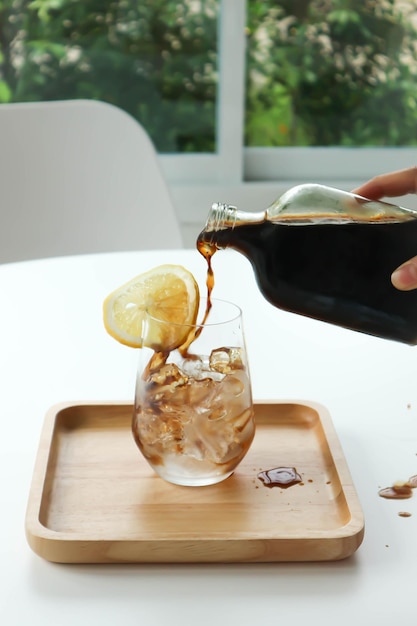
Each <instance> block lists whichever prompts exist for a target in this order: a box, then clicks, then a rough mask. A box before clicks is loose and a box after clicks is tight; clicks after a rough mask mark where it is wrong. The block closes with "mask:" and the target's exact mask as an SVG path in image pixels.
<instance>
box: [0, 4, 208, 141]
mask: <svg viewBox="0 0 417 626" xmlns="http://www.w3.org/2000/svg"><path fill="white" fill-rule="evenodd" d="M217 11H218V2H217V0H197V2H195V1H194V2H183V3H181V2H177V1H173V0H171V1H167V0H152V2H149V1H147V2H143V1H139V0H137V1H134V0H29V1H28V0H0V102H26V101H36V100H60V99H63V100H65V99H71V98H91V99H97V100H103V101H105V102H110V103H112V104H115V105H117V106H119V107H120V108H122V109H124V110H125V111H127V112H128V113H130V114H131V115H133V117H135V118H136V119H138V120H139V121H140V122H141V123H142V124H143V125H144V126H145V128H146V129H147V131H148V132H149V134H150V135H151V137H152V138H153V140H154V142H155V145H156V146H157V148H158V149H159V150H160V151H161V152H181V151H188V152H190V151H191V152H199V151H213V150H214V149H215V119H216V110H215V103H216V85H217V51H216V50H217V22H218V20H217Z"/></svg>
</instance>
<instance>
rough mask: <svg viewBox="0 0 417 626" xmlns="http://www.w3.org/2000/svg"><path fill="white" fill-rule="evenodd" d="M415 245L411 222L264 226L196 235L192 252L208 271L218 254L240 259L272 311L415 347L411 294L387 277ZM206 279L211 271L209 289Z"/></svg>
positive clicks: (416, 300) (415, 306)
mask: <svg viewBox="0 0 417 626" xmlns="http://www.w3.org/2000/svg"><path fill="white" fill-rule="evenodd" d="M416 240H417V219H411V220H408V221H404V222H396V221H391V222H383V221H379V222H378V221H377V220H374V221H373V222H372V223H367V222H349V223H340V224H339V223H337V224H333V223H318V224H307V225H304V224H297V223H291V222H289V221H288V222H286V223H282V222H281V223H280V222H272V221H264V222H262V223H257V224H242V225H236V226H234V227H226V228H223V229H220V230H218V231H205V230H203V231H202V232H201V233H200V235H199V237H198V240H197V248H198V250H199V251H200V252H201V254H203V256H204V257H205V258H206V259H207V262H208V264H209V271H211V264H210V261H211V257H212V255H213V254H214V253H215V252H216V250H218V249H224V248H232V249H234V250H237V251H238V252H240V253H242V254H243V255H245V256H246V257H247V258H248V260H249V261H250V262H251V264H252V267H253V269H254V272H255V278H256V280H257V283H258V286H259V289H260V290H261V292H262V294H263V296H264V297H265V298H266V299H267V300H268V301H269V302H271V304H273V305H274V306H276V307H279V308H281V309H284V310H286V311H290V312H292V313H298V314H300V315H306V316H308V317H312V318H315V319H319V320H322V321H325V322H330V323H333V324H336V325H339V326H342V327H345V328H350V329H352V330H357V331H361V332H365V333H368V334H371V335H376V336H378V337H383V338H386V339H394V340H396V341H401V342H404V343H408V344H411V345H415V344H417V290H414V291H407V292H402V291H399V290H397V289H395V287H393V285H392V284H391V279H390V277H391V273H392V272H393V271H394V269H395V268H396V267H398V266H399V265H401V264H402V263H403V262H404V261H406V260H407V259H409V258H411V257H413V256H414V255H415V253H416ZM209 278H210V281H211V282H210V283H209ZM212 279H213V276H212V273H211V275H210V277H209V275H208V283H207V285H208V288H209V289H210V288H212V285H213V280H212ZM370 285H371V286H372V288H370Z"/></svg>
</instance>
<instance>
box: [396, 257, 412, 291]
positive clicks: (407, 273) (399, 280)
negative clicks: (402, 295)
mask: <svg viewBox="0 0 417 626" xmlns="http://www.w3.org/2000/svg"><path fill="white" fill-rule="evenodd" d="M391 282H392V284H393V285H394V287H396V288H397V289H400V290H401V291H410V290H411V289H417V256H415V257H413V258H412V259H410V260H409V261H406V262H405V263H403V264H402V265H400V267H398V268H397V269H396V270H395V271H394V272H393V273H392V276H391Z"/></svg>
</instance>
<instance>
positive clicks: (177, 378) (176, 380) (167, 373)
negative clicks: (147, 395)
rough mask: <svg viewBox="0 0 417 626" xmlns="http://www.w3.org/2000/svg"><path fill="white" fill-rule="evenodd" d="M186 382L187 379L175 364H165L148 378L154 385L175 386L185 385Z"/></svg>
mask: <svg viewBox="0 0 417 626" xmlns="http://www.w3.org/2000/svg"><path fill="white" fill-rule="evenodd" d="M187 381H188V377H187V376H186V375H185V374H184V373H183V372H182V371H181V370H180V369H179V367H178V366H177V365H175V363H166V364H165V365H163V366H162V367H161V368H159V369H158V370H157V371H155V372H153V373H152V374H151V376H150V382H152V383H154V384H155V385H164V386H165V385H168V386H171V385H173V386H177V385H185V384H186V382H187Z"/></svg>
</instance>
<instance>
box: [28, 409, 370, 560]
mask: <svg viewBox="0 0 417 626" xmlns="http://www.w3.org/2000/svg"><path fill="white" fill-rule="evenodd" d="M254 404H255V405H256V406H258V405H261V406H262V405H292V406H294V405H295V406H303V407H307V408H310V409H313V410H315V411H316V412H317V413H318V415H319V419H320V422H321V425H322V428H323V431H324V434H325V437H326V440H327V442H329V440H331V441H332V443H331V446H330V444H329V446H330V451H331V454H332V460H333V464H334V467H335V468H336V471H337V473H338V476H339V479H340V483H341V487H342V491H343V493H344V496H345V499H346V503H347V506H348V509H349V511H351V513H352V511H354V512H355V513H354V514H353V513H352V515H351V518H350V520H349V522H348V523H347V524H344V525H341V526H340V527H338V528H336V529H334V530H332V531H331V532H330V533H329V531H322V530H316V531H314V530H309V533H310V534H309V537H308V538H306V537H305V535H300V537H299V538H300V539H301V538H302V539H303V542H304V543H305V544H308V543H311V544H314V543H315V542H317V540H320V541H321V542H328V543H329V544H330V543H331V542H332V541H334V540H337V539H353V540H354V545H355V547H354V548H351V549H349V551H348V552H347V553H346V554H341V555H340V556H339V557H337V560H339V559H343V558H346V557H348V556H351V554H353V552H355V551H356V549H357V548H358V547H359V546H360V545H361V543H362V541H363V537H364V530H365V522H364V516H363V512H362V508H361V506H360V503H359V499H358V496H357V493H356V490H355V487H354V485H353V481H352V478H351V474H350V470H349V467H348V465H347V461H346V459H345V456H344V453H343V450H342V447H341V444H340V441H339V438H338V436H337V433H336V430H335V427H334V424H333V421H332V419H331V416H330V413H329V411H328V409H327V408H326V407H325V406H324V405H322V404H321V403H318V402H316V401H309V400H302V399H280V400H271V399H267V400H255V401H254ZM109 406H110V407H117V406H120V407H125V408H127V407H132V409H133V405H132V402H129V401H125V400H122V401H98V402H97V401H92V400H86V401H84V400H82V401H63V402H59V403H56V404H54V405H52V406H51V407H50V408H49V409H48V410H47V412H46V415H45V418H44V423H43V427H42V430H41V436H40V442H42V441H47V442H49V444H50V443H51V442H52V437H53V433H54V428H55V422H56V418H57V416H58V414H59V413H60V412H61V411H63V410H65V409H70V408H77V407H88V408H94V407H97V408H98V407H109ZM49 451H50V447H49V446H48V448H47V449H46V448H44V447H42V446H41V445H40V446H39V448H38V452H37V455H36V460H35V465H34V471H33V476H32V482H31V487H30V492H29V497H28V503H27V510H26V517H25V532H26V538H27V540H28V543H29V546H30V547H31V548H32V549H33V551H34V552H35V553H38V554H40V552H39V550H38V540H40V541H41V544H42V545H45V546H46V547H47V544H48V545H49V546H50V547H51V550H52V549H53V546H55V547H56V546H57V545H59V544H60V543H68V544H70V545H73V546H74V547H75V546H78V547H79V548H80V549H83V547H85V546H86V545H88V544H91V543H98V544H106V543H108V544H109V545H110V544H113V543H115V540H114V539H94V540H91V539H89V538H86V537H85V536H84V535H83V534H82V533H77V532H71V533H68V532H60V531H55V530H53V529H50V528H48V527H46V526H44V525H43V524H42V523H41V522H40V520H39V513H40V505H41V500H42V496H43V489H44V484H45V480H46V478H47V471H48V464H49ZM251 540H254V541H255V542H256V541H257V540H258V538H257V537H256V536H255V535H254V533H251V534H250V537H248V538H247V539H245V538H242V537H239V538H237V539H236V543H239V542H242V541H243V542H245V541H251ZM119 541H120V542H122V543H124V542H125V541H126V540H124V539H120V540H119ZM190 541H192V542H193V543H195V542H198V543H199V544H200V545H202V546H206V549H207V550H210V549H211V548H212V547H213V546H214V545H218V544H219V542H220V543H221V541H222V538H221V537H215V538H212V539H202V538H197V539H196V538H195V537H193V538H192V539H184V538H175V537H173V538H167V539H165V540H164V539H161V538H159V539H158V542H159V543H162V544H163V543H164V542H165V543H167V544H168V543H169V544H175V545H176V546H181V545H183V546H184V548H185V549H186V548H187V546H188V545H189V543H190ZM227 541H230V538H229V537H228V538H227ZM261 541H262V542H265V539H262V540H261ZM266 541H268V542H272V543H273V544H275V545H276V546H279V545H280V543H281V542H282V541H297V536H291V537H290V539H288V537H287V536H281V537H279V536H278V537H277V536H273V537H271V539H268V540H266ZM127 543H128V542H127ZM134 543H135V544H137V545H141V546H143V547H147V546H151V545H152V544H153V543H154V542H153V540H152V539H151V540H150V539H149V538H148V537H146V538H141V539H135V540H134ZM51 550H49V548H48V547H47V549H46V551H45V552H46V554H48V553H50V552H51ZM40 556H44V557H45V558H47V559H48V560H51V561H53V560H55V559H53V558H49V557H48V556H45V554H40ZM219 560H220V561H221V559H218V558H215V559H213V562H219ZM265 560H269V559H265ZM273 560H274V561H279V560H280V559H273ZM283 560H285V561H298V560H302V559H283ZM307 560H311V559H307ZM323 560H326V559H323ZM329 560H334V559H333V558H329ZM155 561H156V560H155ZM158 561H159V562H173V563H175V562H177V563H179V562H181V561H178V560H175V559H174V560H172V559H167V560H165V559H161V560H158ZM209 561H210V559H205V560H204V561H202V562H209ZM232 561H233V562H239V561H240V560H239V559H232ZM261 561H262V559H261ZM56 562H67V561H60V560H59V559H57V560H56ZM74 562H75V563H82V562H90V561H80V560H74ZM93 562H96V561H93ZM114 562H123V559H122V560H120V559H117V560H116V561H114ZM126 562H136V563H138V562H141V561H138V560H134V561H130V559H126ZM144 562H154V561H153V560H152V561H148V560H145V561H144ZM185 562H188V561H185ZM226 562H229V561H228V560H227V561H226ZM244 562H247V560H246V559H245V561H244ZM254 562H259V559H255V560H254Z"/></svg>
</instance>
